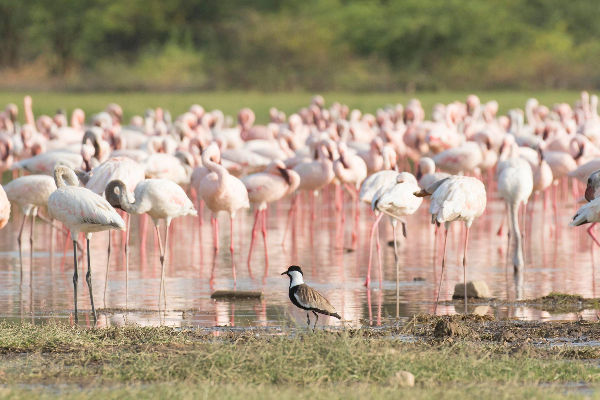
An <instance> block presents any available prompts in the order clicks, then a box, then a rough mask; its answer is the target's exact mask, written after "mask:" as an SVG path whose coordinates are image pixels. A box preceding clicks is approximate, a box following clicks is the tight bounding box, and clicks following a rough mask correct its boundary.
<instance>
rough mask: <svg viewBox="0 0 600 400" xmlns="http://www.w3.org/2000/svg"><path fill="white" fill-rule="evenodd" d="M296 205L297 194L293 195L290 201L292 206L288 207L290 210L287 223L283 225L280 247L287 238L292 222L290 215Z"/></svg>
mask: <svg viewBox="0 0 600 400" xmlns="http://www.w3.org/2000/svg"><path fill="white" fill-rule="evenodd" d="M297 204H298V194H297V193H296V194H294V198H293V199H292V204H291V205H290V210H289V211H288V217H287V223H286V224H285V231H284V232H283V240H282V241H281V245H282V246H283V245H284V244H285V238H286V237H287V233H288V230H289V227H290V223H291V222H292V214H293V212H294V211H295V210H296V206H297Z"/></svg>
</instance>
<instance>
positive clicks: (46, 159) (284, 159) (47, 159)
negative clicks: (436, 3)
mask: <svg viewBox="0 0 600 400" xmlns="http://www.w3.org/2000/svg"><path fill="white" fill-rule="evenodd" d="M23 106H24V107H23V110H24V112H23V114H24V115H23V121H24V123H23V124H22V125H20V124H19V121H18V115H19V114H18V112H19V108H18V107H17V106H16V105H15V104H9V105H7V106H6V108H5V109H4V111H2V112H0V171H8V170H11V171H12V174H13V180H12V181H10V182H9V183H8V184H6V185H5V186H4V187H3V189H2V190H0V228H2V227H4V226H5V225H6V223H7V219H8V216H9V214H10V203H13V204H15V205H17V206H18V207H17V208H18V209H19V210H20V212H21V213H22V218H23V219H22V221H21V225H20V230H19V234H18V243H19V249H20V254H21V265H22V264H23V262H22V251H21V248H22V246H21V243H22V235H23V230H24V228H25V224H26V220H27V218H28V217H30V216H31V217H32V222H31V235H30V246H31V251H32V258H33V245H34V238H33V232H34V226H35V220H36V217H38V216H40V215H39V214H38V210H40V209H43V208H44V207H47V209H48V215H49V216H50V217H51V219H53V220H57V221H59V222H60V223H62V224H64V226H65V227H66V228H67V229H68V230H70V235H71V239H72V241H73V245H74V258H75V260H74V262H75V273H74V276H73V283H74V291H75V319H77V280H78V276H77V267H76V265H77V251H78V244H77V239H78V235H79V233H83V234H85V236H86V239H87V246H88V253H87V254H88V272H87V274H86V282H87V284H88V287H89V292H90V302H91V305H92V313H93V316H94V319H95V318H96V314H95V306H94V300H93V295H92V280H91V265H90V253H89V240H90V238H91V234H92V233H94V232H100V231H104V230H125V229H126V228H127V230H128V232H127V234H126V236H127V239H126V241H125V253H126V264H127V268H126V271H128V270H129V268H128V263H129V256H128V246H129V229H130V215H131V214H136V215H143V214H147V215H148V216H149V217H150V218H151V219H152V220H153V222H154V224H155V228H156V234H157V237H158V245H159V247H160V261H161V279H160V288H159V307H160V305H161V303H162V304H164V306H165V308H166V302H167V296H166V288H165V264H166V263H167V259H166V255H167V249H168V246H169V241H168V238H169V226H170V224H171V220H172V219H174V218H177V217H189V216H194V217H195V216H198V217H199V219H200V224H202V221H203V218H204V206H206V208H208V209H209V210H210V212H211V213H212V215H211V224H212V229H213V246H214V250H215V257H217V255H218V252H219V223H218V218H217V216H218V214H219V212H221V211H225V212H227V213H228V214H229V219H230V229H231V235H230V238H231V243H230V253H231V278H232V280H233V284H234V287H235V285H236V283H237V278H236V267H235V253H234V234H233V232H234V219H235V218H236V215H237V214H238V213H239V212H241V210H243V209H245V208H249V207H251V206H252V207H253V209H254V224H253V228H252V234H251V235H252V237H251V242H250V247H249V251H248V255H247V264H248V269H249V272H250V276H252V272H251V260H252V250H253V247H254V244H255V239H256V236H257V234H258V229H260V230H261V231H262V236H263V240H264V253H265V278H266V276H267V274H268V263H269V261H268V260H269V259H268V250H269V251H271V249H270V246H269V244H268V242H267V232H268V223H267V207H268V206H269V205H270V204H273V203H278V202H282V201H284V199H286V198H287V197H291V204H290V208H289V210H288V217H287V222H286V228H285V230H284V233H283V238H282V241H281V245H285V242H286V238H287V233H288V231H289V230H290V229H291V230H292V231H293V230H294V224H295V222H296V221H297V220H298V219H299V218H301V217H300V216H302V215H304V213H299V212H298V211H299V208H300V206H301V203H302V202H303V201H305V198H306V197H307V198H308V200H309V202H310V207H309V208H310V214H309V217H308V218H307V219H309V220H310V221H311V223H312V222H313V221H316V220H317V215H318V213H317V209H318V207H319V206H318V203H319V202H320V203H321V207H323V206H330V207H332V209H334V210H335V212H336V215H338V217H339V218H338V217H336V219H337V221H341V224H342V226H343V224H344V223H345V217H344V215H345V214H344V202H345V197H349V199H350V201H351V202H352V205H353V209H352V215H353V217H354V222H353V227H352V231H351V242H350V246H349V249H351V250H357V243H358V236H359V229H358V227H359V213H360V207H361V206H360V204H361V203H366V204H368V205H369V206H370V210H371V211H367V212H372V213H373V214H374V223H373V225H372V227H371V230H370V244H369V246H368V247H366V246H365V247H366V248H365V250H366V251H368V252H369V262H368V265H367V266H366V279H365V285H366V286H370V284H371V267H372V256H371V254H372V247H373V241H374V240H375V247H376V250H377V260H378V271H379V276H378V277H379V282H380V285H382V281H383V271H382V262H381V251H382V249H381V244H380V241H379V221H380V220H381V218H383V216H384V215H387V216H388V217H389V218H390V221H391V224H392V227H393V234H394V255H395V258H396V260H398V248H397V242H396V226H397V223H398V221H400V222H401V223H402V227H403V234H404V236H409V235H408V233H409V232H410V228H409V227H407V225H406V221H405V220H404V219H403V217H404V216H408V215H412V214H414V213H415V212H416V211H417V210H418V208H419V207H420V206H421V203H422V202H423V199H422V197H430V199H429V212H430V214H431V221H432V223H433V224H435V225H436V229H435V232H436V234H437V231H438V229H437V227H439V226H440V225H441V224H442V223H443V225H444V228H445V238H446V239H445V240H444V253H443V254H444V256H443V261H442V272H441V278H440V288H439V289H438V292H437V297H438V300H439V296H440V291H441V283H442V280H443V276H444V270H445V267H446V244H447V243H446V242H447V234H448V230H449V229H450V223H451V222H453V221H464V222H465V227H466V233H465V240H464V256H463V274H464V276H463V279H464V281H465V282H464V283H465V298H466V296H467V293H466V287H467V285H466V283H467V282H466V274H467V259H468V257H467V249H468V247H467V244H468V238H469V229H470V228H471V225H472V223H473V221H474V220H475V219H476V218H478V217H479V216H481V215H482V214H483V213H484V211H485V208H486V204H487V202H488V201H489V200H490V199H491V198H492V197H491V196H492V193H493V192H495V191H497V193H498V194H499V196H500V197H501V198H502V199H503V200H504V202H505V204H506V210H507V213H506V215H507V217H508V224H509V229H508V232H509V233H508V235H509V247H512V248H513V251H512V253H511V254H512V257H511V258H512V264H513V267H514V269H515V270H523V269H524V268H525V267H526V260H525V259H524V254H523V234H524V233H525V232H526V231H527V220H529V221H531V219H532V218H533V209H534V207H533V206H534V205H535V201H536V199H537V198H538V196H539V195H540V194H541V193H543V195H544V213H546V205H547V203H548V199H550V197H552V204H553V209H554V214H555V216H556V215H557V213H558V210H557V197H558V193H559V192H560V193H562V196H565V197H566V196H567V193H572V196H573V200H574V201H576V200H578V199H580V195H579V193H581V192H583V193H584V197H583V199H584V201H585V202H586V204H585V205H583V206H582V207H581V209H580V210H579V212H578V213H577V215H576V216H575V218H574V221H573V223H572V225H581V224H585V223H594V225H595V223H596V222H599V221H600V207H599V206H598V205H597V204H596V201H597V196H596V195H595V193H596V191H597V190H598V189H599V187H600V174H597V175H594V174H596V172H597V171H598V170H600V117H599V116H598V110H597V107H598V97H597V96H596V95H592V96H590V95H589V94H588V93H587V92H583V93H582V94H581V97H580V99H579V100H578V101H577V102H576V103H575V104H574V105H573V106H571V105H569V104H567V103H559V104H555V105H553V106H552V107H547V106H544V105H542V104H540V103H539V101H537V100H536V99H530V100H528V101H527V102H526V104H525V109H524V110H521V109H511V110H508V111H507V113H506V115H499V114H498V110H499V104H498V103H497V102H495V101H489V102H487V103H482V102H481V100H480V99H479V97H477V96H475V95H470V96H468V97H467V99H466V101H465V102H464V103H463V102H460V101H455V102H453V103H450V104H441V103H438V104H436V105H435V106H434V107H433V110H432V113H431V115H430V118H429V119H427V118H426V112H425V110H424V109H423V107H422V105H421V102H420V101H418V100H417V99H413V100H411V101H409V102H408V103H407V104H406V105H401V104H397V105H389V106H385V107H383V108H381V109H379V110H377V111H376V113H375V114H370V113H363V112H362V111H360V110H358V109H351V108H350V107H348V106H346V105H343V104H341V103H337V102H336V103H332V104H331V105H330V106H329V107H326V106H325V100H324V99H323V97H322V96H315V97H314V98H313V99H312V100H311V102H310V104H309V105H307V106H306V107H303V108H301V109H300V110H298V111H297V112H296V113H291V114H290V115H289V116H286V114H285V113H283V112H282V111H280V110H278V109H277V108H274V107H273V108H271V110H270V111H269V122H268V123H267V124H266V125H258V124H255V122H256V115H255V113H254V112H253V111H252V110H251V109H249V108H243V109H241V110H240V111H239V113H238V115H237V124H234V123H233V119H232V118H230V117H227V116H225V115H224V113H223V112H222V111H220V110H213V111H208V110H206V109H205V108H204V107H202V106H200V105H197V104H194V105H191V106H190V107H189V109H188V110H187V111H186V112H184V113H182V114H181V115H178V116H176V117H173V116H171V113H170V112H169V111H168V110H165V109H162V108H156V109H148V110H146V112H145V113H144V115H134V116H132V117H131V118H130V120H129V123H126V122H125V120H124V115H125V114H124V112H123V110H122V108H121V107H120V106H119V105H117V104H115V103H111V104H109V105H108V106H107V107H106V109H105V110H102V111H100V112H98V113H97V114H95V115H92V116H91V117H89V118H87V119H86V115H85V113H84V111H83V110H81V109H75V110H73V111H72V112H71V118H70V120H69V119H68V116H67V114H66V113H65V111H60V112H57V113H56V114H55V115H54V116H47V115H41V116H38V118H37V119H36V118H35V116H34V113H33V99H32V98H31V97H30V96H26V97H25V98H24V101H23ZM413 173H414V174H415V175H413ZM592 178H593V179H592ZM494 181H495V182H494ZM586 183H587V186H586V187H585V189H584V188H583V186H582V185H583V184H586ZM569 185H570V188H569ZM188 192H189V193H191V195H192V199H194V201H196V207H195V206H194V203H193V202H192V200H190V198H188V195H187V193H188ZM551 192H552V194H551ZM330 194H333V196H332V197H333V201H330V202H329V203H328V204H326V202H327V200H325V199H324V197H325V195H327V196H328V197H327V199H330V197H329V195H330ZM322 198H323V199H322ZM320 199H322V200H320ZM530 199H531V200H532V201H531V202H530V204H531V205H530V207H529V218H527V208H528V207H527V204H528V202H529V200H530ZM115 209H117V210H121V211H116V210H115ZM520 210H521V211H520ZM119 213H122V215H123V216H124V215H125V213H126V214H127V224H125V221H124V220H123V218H122V217H121V215H119ZM519 215H521V217H519ZM544 215H545V214H544ZM145 218H146V217H142V221H145ZM161 219H164V220H165V226H166V228H165V234H164V236H165V241H164V245H163V241H162V240H161V234H160V230H159V220H161ZM47 222H49V223H51V224H53V221H51V220H50V221H47ZM530 224H531V222H530ZM594 225H592V227H590V229H589V230H588V232H589V234H590V235H591V236H592V238H593V239H594V241H596V243H598V244H599V245H600V243H599V242H598V241H597V240H596V238H595V234H594V231H593V226H594ZM521 226H523V227H521ZM342 232H343V231H342ZM502 233H503V229H502V227H501V228H500V230H499V234H502ZM145 234H146V228H145V224H142V228H141V235H142V240H141V242H142V246H144V245H145ZM110 238H111V236H110V233H109V248H108V264H110V260H111V259H110V254H111V248H110V246H111V244H110V243H111V239H110ZM336 246H337V247H338V248H339V247H343V246H344V235H343V234H342V235H338V236H336ZM65 249H66V248H65ZM65 251H66V250H65ZM507 257H508V254H507ZM108 264H107V269H106V273H107V279H106V281H107V280H108ZM214 272H215V271H214V270H213V274H212V276H211V285H212V283H213V282H214ZM126 293H127V291H126ZM126 296H127V294H126ZM105 299H106V288H105ZM436 307H437V301H436ZM436 310H437V308H436ZM436 310H434V311H436Z"/></svg>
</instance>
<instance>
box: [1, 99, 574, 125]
mask: <svg viewBox="0 0 600 400" xmlns="http://www.w3.org/2000/svg"><path fill="white" fill-rule="evenodd" d="M25 94H30V95H31V96H32V97H33V109H34V114H35V115H36V116H39V115H41V114H47V115H54V113H55V112H56V110H57V109H58V108H59V107H64V108H65V109H66V110H67V111H68V112H69V115H70V112H71V111H72V110H73V109H75V108H82V109H83V110H84V111H85V112H86V115H87V116H88V118H89V117H90V116H91V114H94V113H97V112H99V111H101V110H103V109H104V107H106V105H107V104H108V103H112V102H116V103H118V104H120V105H121V106H122V107H123V112H124V114H125V120H126V121H129V118H131V117H132V116H133V115H143V114H144V111H145V110H146V109H147V108H148V107H152V108H155V107H158V106H160V107H163V108H165V109H167V110H169V111H170V112H171V113H172V114H173V117H175V116H177V115H179V114H181V113H183V112H185V111H186V110H187V109H188V108H189V107H190V105H192V104H200V105H202V106H203V107H204V108H205V109H206V110H209V111H210V110H213V109H215V108H218V109H221V110H222V111H223V112H224V113H225V114H227V115H231V116H233V117H234V118H235V117H236V116H237V112H238V111H239V110H240V109H241V108H242V107H250V108H252V109H253V110H254V111H255V113H256V118H257V123H266V122H268V116H269V113H268V112H269V108H270V107H277V108H278V109H280V110H282V111H284V112H285V113H286V114H287V115H288V116H289V115H290V114H291V113H294V112H297V111H298V110H299V109H300V108H301V107H305V106H306V105H308V104H309V102H310V100H311V98H312V96H313V94H314V93H306V92H292V93H261V92H198V93H164V92H148V93H146V92H117V93H62V92H27V93H25V92H0V104H6V103H15V104H17V105H18V106H19V108H20V109H21V108H22V105H23V96H24V95H25ZM321 94H322V95H323V96H324V97H325V101H326V103H327V104H331V103H332V102H334V101H339V102H342V103H344V104H347V105H348V106H349V107H350V108H358V109H360V110H361V111H363V112H369V113H375V112H376V111H377V109H378V108H380V107H383V106H385V105H386V104H396V103H402V104H406V103H407V102H408V100H409V99H411V98H413V97H416V98H418V99H420V100H421V103H422V104H423V107H424V109H425V112H426V113H427V116H429V115H430V113H431V109H432V108H433V106H434V104H436V103H451V102H452V101H455V100H461V101H465V99H466V98H467V96H468V95H469V94H470V92H467V91H462V92H435V93H433V92H423V93H415V94H407V93H403V92H399V93H321ZM477 94H478V95H479V96H480V97H481V100H482V101H484V102H485V101H489V100H496V101H498V103H499V105H500V113H505V112H506V111H508V110H509V109H511V108H515V107H519V108H524V107H525V102H526V101H527V99H528V98H530V97H536V98H537V99H538V100H539V101H540V103H542V104H547V105H548V106H552V105H553V104H554V103H558V102H567V103H570V104H572V103H573V101H575V100H576V99H578V98H579V92H576V91H543V92H542V91H538V92H534V91H532V92H525V91H486V92H477ZM19 118H20V119H21V120H23V118H24V116H23V113H22V112H21V113H20V115H19Z"/></svg>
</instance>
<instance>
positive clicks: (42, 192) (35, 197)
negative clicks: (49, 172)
mask: <svg viewBox="0 0 600 400" xmlns="http://www.w3.org/2000/svg"><path fill="white" fill-rule="evenodd" d="M55 190H56V184H55V183H54V178H52V177H51V176H46V175H27V176H22V177H20V178H17V179H14V180H12V181H10V182H9V183H7V184H6V185H5V186H4V191H5V192H6V194H5V195H6V196H7V197H8V200H10V202H11V203H16V204H17V205H18V206H19V207H20V208H21V212H22V213H23V222H22V223H21V229H20V230H19V236H18V237H17V242H18V243H19V258H20V260H21V269H22V268H23V248H22V238H23V228H25V222H26V221H27V217H29V216H30V215H31V234H30V238H29V243H30V246H31V263H32V264H33V230H34V227H35V217H36V216H37V210H38V208H41V207H46V204H48V197H50V195H51V194H52V192H54V191H55Z"/></svg>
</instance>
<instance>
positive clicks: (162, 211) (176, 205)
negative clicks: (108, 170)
mask: <svg viewBox="0 0 600 400" xmlns="http://www.w3.org/2000/svg"><path fill="white" fill-rule="evenodd" d="M105 195H106V199H107V200H108V202H109V203H110V204H114V205H115V206H118V207H120V208H121V209H122V210H123V211H125V212H127V213H128V214H138V215H139V214H144V213H146V214H148V215H149V216H150V218H152V222H154V226H155V227H156V235H157V236H158V245H159V250H160V264H161V273H160V288H159V293H158V305H159V307H160V296H161V294H163V295H164V303H165V309H166V307H167V298H166V297H167V296H166V289H165V283H164V281H165V260H166V255H167V248H168V246H169V226H170V225H171V220H172V219H173V218H177V217H183V216H186V215H193V216H197V215H198V213H197V212H196V210H195V209H194V204H192V201H191V200H190V199H189V198H188V197H187V195H186V194H185V191H184V190H183V189H182V188H181V186H179V185H178V184H176V183H175V182H173V181H170V180H168V179H144V180H143V181H141V182H139V183H138V184H137V186H136V187H135V190H134V192H133V197H134V199H135V202H133V203H132V202H131V201H130V200H129V196H128V192H127V186H126V185H125V183H124V182H123V181H120V180H115V181H111V182H109V184H108V185H107V186H106V191H105ZM161 219H164V220H165V230H166V232H165V245H164V248H163V245H162V240H161V238H160V230H159V229H158V228H159V224H160V220H161Z"/></svg>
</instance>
